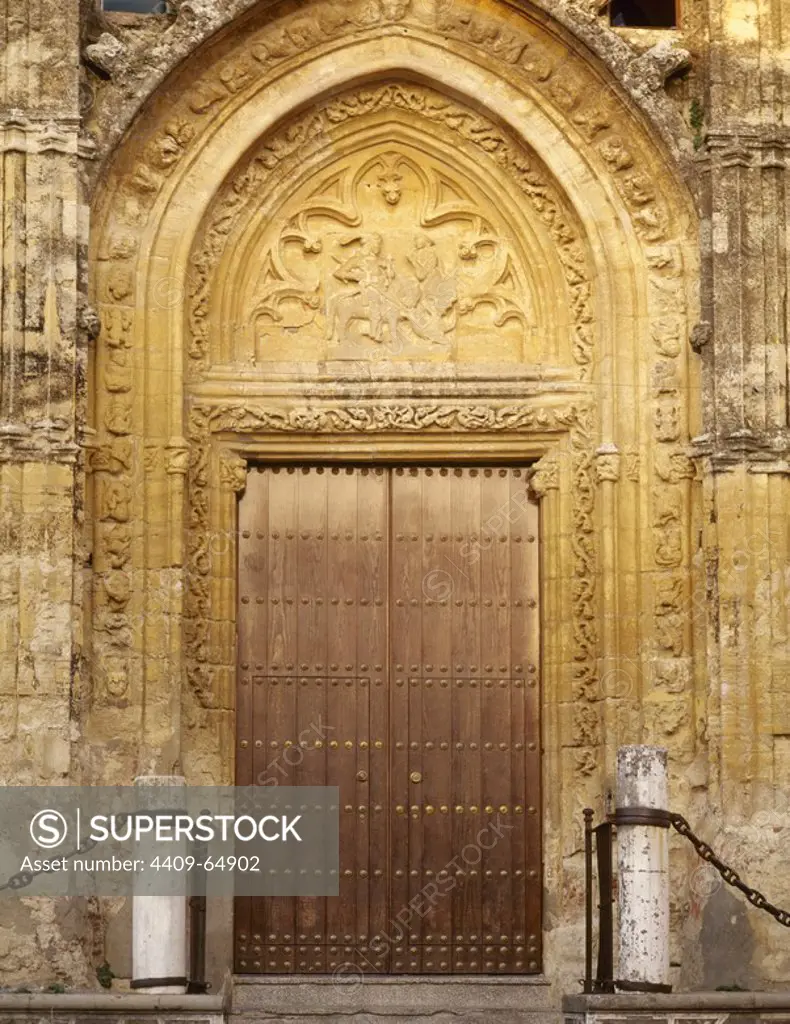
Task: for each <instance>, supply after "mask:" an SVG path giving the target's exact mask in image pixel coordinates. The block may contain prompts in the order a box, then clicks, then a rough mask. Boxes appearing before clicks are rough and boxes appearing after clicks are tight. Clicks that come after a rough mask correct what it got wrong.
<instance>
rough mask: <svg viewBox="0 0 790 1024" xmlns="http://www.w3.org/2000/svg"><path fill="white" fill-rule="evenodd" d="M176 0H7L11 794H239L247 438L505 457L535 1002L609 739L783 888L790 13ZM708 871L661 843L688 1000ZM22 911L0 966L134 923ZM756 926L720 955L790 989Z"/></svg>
mask: <svg viewBox="0 0 790 1024" xmlns="http://www.w3.org/2000/svg"><path fill="white" fill-rule="evenodd" d="M173 8H174V12H173V13H172V14H169V15H161V16H160V15H152V16H147V17H142V16H134V15H123V14H111V13H109V12H104V13H101V12H99V11H97V10H94V9H93V4H91V3H88V2H84V3H80V2H78V0H68V2H66V3H57V4H55V3H44V4H39V5H30V4H28V3H27V0H8V2H7V3H6V6H5V8H4V9H3V12H2V14H0V25H2V34H1V35H0V38H2V39H3V46H4V49H3V52H2V53H1V54H0V78H1V79H2V87H3V88H2V92H0V96H2V97H3V98H2V101H0V153H1V154H2V165H1V166H2V171H1V172H0V174H1V177H0V189H2V246H3V248H2V275H3V287H2V292H1V293H0V648H1V650H2V658H1V659H0V738H2V740H3V741H4V746H3V750H4V754H5V757H4V762H3V763H4V771H3V776H2V781H3V782H5V783H7V784H23V783H25V784H35V783H53V782H85V783H91V784H97V783H99V782H113V783H116V782H117V783H127V784H128V783H131V781H132V779H133V778H134V777H135V776H137V775H141V774H179V773H183V774H184V775H185V776H186V777H187V779H188V781H189V782H191V783H197V782H203V783H208V782H215V783H228V782H232V780H233V773H234V767H233V756H234V755H233V750H234V744H235V737H234V719H233V715H234V712H233V708H234V701H235V647H234V628H235V626H234V623H235V562H234V558H235V553H234V535H235V519H234V515H235V504H236V495H237V494H238V493H239V490H240V489H241V488H243V483H244V476H245V466H246V461H247V459H248V458H251V457H253V456H254V457H257V458H260V457H267V456H268V457H274V456H276V455H280V456H281V454H282V452H283V450H284V449H287V451H288V453H289V455H290V456H292V457H294V458H297V457H300V458H305V459H310V458H321V457H325V456H327V455H333V454H334V455H336V454H338V453H340V452H342V451H344V450H347V448H344V446H347V445H349V444H353V445H354V450H355V451H357V452H360V453H361V456H362V457H370V458H376V457H379V458H381V457H386V458H390V459H392V458H413V457H414V453H415V451H422V450H428V446H430V451H431V453H432V457H434V458H437V457H447V458H451V457H459V456H461V455H463V453H464V452H468V451H469V450H470V449H474V450H475V451H476V452H483V451H484V452H485V453H488V454H490V455H491V456H492V458H493V457H495V456H496V454H497V453H499V454H500V455H501V454H502V453H507V456H508V457H512V456H514V455H515V456H517V457H519V458H522V459H524V460H525V461H531V460H534V461H535V462H536V466H535V471H534V474H533V476H532V489H533V491H534V493H535V494H536V495H537V496H539V497H540V498H541V501H542V523H543V526H542V537H541V543H542V545H543V550H544V579H543V595H542V607H543V609H544V627H545V636H544V645H543V665H542V688H543V697H544V705H543V735H544V746H545V752H544V809H543V814H544V835H545V837H546V839H545V844H544V865H545V867H544V885H545V907H546V915H545V918H546V920H545V946H546V957H545V963H544V965H543V966H544V971H545V974H546V976H547V978H548V979H549V981H550V983H551V993H552V998H554V1004H553V1005H555V1006H556V1005H557V1002H556V996H557V994H558V993H559V992H560V991H561V990H562V989H568V990H572V989H573V988H575V987H576V984H577V979H578V978H579V977H580V973H581V954H582V942H581V931H580V927H581V913H582V907H583V891H582V885H581V880H582V877H583V875H582V864H581V849H582V847H581V841H580V840H581V833H580V828H579V826H580V821H579V819H580V812H581V809H582V808H583V807H584V806H585V805H590V806H594V807H595V808H596V810H597V812H598V813H600V812H601V811H602V809H603V799H604V794H605V792H606V790H607V788H608V787H610V786H611V780H612V773H613V770H614V765H615V752H616V749H617V747H618V746H619V745H622V744H624V743H651V744H657V745H662V746H666V747H667V748H668V758H669V784H670V805H671V806H672V807H673V809H677V810H680V811H682V812H683V813H684V814H686V815H687V816H688V817H689V819H690V820H691V821H692V823H694V824H695V825H697V826H698V828H699V831H700V834H701V835H703V836H704V838H705V839H707V840H708V841H711V842H712V843H713V845H714V847H716V848H721V849H722V850H723V851H724V855H725V859H729V860H730V861H731V862H732V864H733V866H734V867H735V868H736V869H737V870H738V871H739V872H740V873H741V874H742V875H743V876H744V877H745V878H746V879H747V880H748V881H749V882H750V883H753V884H756V885H758V886H759V887H760V888H761V889H763V890H764V891H766V893H767V894H768V895H769V896H770V898H772V899H774V900H775V901H776V902H778V903H780V904H781V903H783V902H784V904H785V905H787V904H788V903H790V880H788V878H787V872H786V870H784V867H783V864H784V862H783V856H784V857H785V858H786V843H785V838H786V835H787V829H788V828H789V827H790V810H789V809H788V806H787V801H786V800H785V797H784V796H783V794H784V793H786V792H787V789H788V786H789V785H790V745H789V741H788V736H790V712H789V711H788V708H790V700H788V697H790V692H788V682H787V680H788V665H790V651H788V628H789V623H788V600H787V592H788V587H790V576H789V575H788V564H789V560H788V554H789V552H790V517H789V516H788V502H789V501H790V493H788V477H789V476H790V422H789V421H788V393H787V388H788V376H787V366H788V351H787V348H788V342H787V323H786V316H787V314H786V301H785V292H786V287H787V282H786V275H787V261H786V235H787V222H786V221H787V218H786V194H785V193H786V184H785V182H786V174H787V169H786V163H787V160H786V154H787V146H788V141H789V140H790V134H789V133H788V129H787V126H786V125H785V122H784V114H783V106H784V99H785V95H786V91H787V83H786V82H785V78H786V69H785V67H784V64H783V59H784V58H783V55H784V53H785V52H786V48H787V43H788V41H787V38H786V35H787V31H788V30H787V25H788V24H790V17H789V16H788V15H790V7H788V0H750V2H749V3H738V4H736V3H726V4H722V3H719V2H715V0H687V2H684V4H683V18H682V23H681V25H680V26H679V28H678V29H677V30H672V31H666V32H658V31H655V30H634V29H627V28H624V29H613V28H611V27H609V25H608V24H607V22H606V18H605V17H603V16H599V13H598V11H599V10H600V5H597V4H594V3H587V2H581V0H559V2H556V3H554V2H551V3H550V2H549V0H534V2H532V3H527V2H524V3H523V4H521V5H519V6H509V5H505V4H503V3H499V2H497V0H458V2H453V3H445V2H443V0H369V2H362V0H359V2H354V3H349V4H342V5H338V4H336V3H332V2H328V0H310V2H309V3H307V4H295V3H288V2H283V3H276V4H267V3H252V2H250V0H227V2H223V3H215V2H213V0H180V2H178V3H175V4H174V5H173ZM89 239H90V241H89ZM420 446H423V447H420ZM700 865H701V862H699V861H697V860H695V859H694V856H693V854H692V852H691V850H690V848H689V847H687V846H684V845H683V844H682V843H680V842H677V841H673V843H672V846H671V871H672V879H673V886H672V889H673V897H672V905H671V922H672V936H671V945H670V950H671V960H672V962H673V964H674V968H673V971H674V975H673V981H675V983H676V984H682V985H691V986H694V985H701V984H709V985H714V984H728V983H731V982H732V978H731V977H730V976H729V975H728V974H727V968H726V964H727V962H728V960H729V959H731V949H732V941H733V940H731V938H729V937H728V936H727V934H726V929H724V928H722V927H720V925H721V922H722V921H724V920H725V917H726V914H725V911H726V908H727V907H728V906H729V902H728V900H727V898H726V897H725V896H724V895H723V894H721V893H719V891H718V889H717V884H718V883H717V882H716V879H712V878H711V877H709V876H708V875H706V874H704V873H701V871H700ZM731 898H734V899H736V900H737V899H739V898H740V897H737V896H736V897H731ZM9 907H10V908H11V909H9V910H8V912H7V914H5V916H4V918H3V923H2V928H1V929H0V979H1V980H3V981H4V982H8V983H17V982H31V981H32V982H40V983H41V984H48V983H51V982H61V983H66V984H68V985H71V986H80V987H89V986H93V987H97V986H98V982H97V981H96V980H95V978H96V975H95V972H96V968H97V967H98V966H99V965H100V964H101V963H103V961H104V960H105V959H106V958H107V957H108V954H109V953H112V958H111V966H113V967H114V968H115V970H116V973H118V974H121V975H123V974H124V973H125V972H127V973H128V969H129V968H128V948H127V951H126V953H124V951H123V936H122V934H121V933H122V931H123V927H122V922H123V921H124V920H128V909H127V910H124V909H123V908H122V906H116V905H110V904H106V905H105V904H99V903H96V904H95V905H93V904H91V905H88V906H85V907H79V908H78V907H74V906H64V907H61V906H60V905H59V904H58V905H55V904H46V905H44V904H39V902H37V901H36V900H35V899H27V900H25V901H23V902H17V903H14V904H13V905H11V904H9ZM739 913H740V912H739ZM219 918H221V919H219ZM229 920H230V913H229V910H228V908H226V909H225V911H224V912H223V914H222V915H218V920H217V921H215V922H214V924H213V925H212V927H211V929H210V943H209V945H210V949H209V959H210V963H211V971H212V980H213V981H214V983H215V985H217V984H218V983H219V982H220V981H221V980H222V976H223V974H224V972H225V970H226V969H227V968H228V966H229V948H230V943H229V931H228V929H229ZM747 920H748V929H749V931H748V934H749V939H748V944H746V943H745V944H744V946H743V947H742V953H741V959H742V963H741V964H739V971H740V972H741V973H739V975H738V977H739V978H745V979H747V980H748V981H749V983H750V984H758V983H763V984H770V985H771V986H778V985H782V984H787V983H788V982H790V957H788V955H787V954H786V953H785V952H783V951H782V950H781V949H778V946H779V943H778V942H777V938H776V929H777V928H778V927H779V926H778V925H776V924H775V923H774V922H772V921H771V920H770V919H768V918H766V917H763V916H760V915H759V914H758V913H757V912H756V911H753V910H751V909H749V910H748V911H747V916H746V917H745V918H744V922H746V921H747ZM744 927H746V924H744ZM130 944H131V943H130V939H129V946H130ZM359 1012H360V1014H363V1013H364V1012H367V1011H363V1010H360V1011H359ZM442 1012H445V1011H442ZM475 1012H477V1011H475Z"/></svg>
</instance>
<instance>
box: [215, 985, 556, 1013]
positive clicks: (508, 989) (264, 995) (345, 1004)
mask: <svg viewBox="0 0 790 1024" xmlns="http://www.w3.org/2000/svg"><path fill="white" fill-rule="evenodd" d="M560 1020H561V1013H560V1006H559V1003H558V1001H557V1000H556V997H555V996H554V995H553V993H552V990H551V988H550V986H549V984H548V982H547V981H546V980H545V978H512V977H473V978H470V977H463V978H461V977H436V978H427V977H425V976H422V977H419V978H418V977H410V976H404V975H397V976H390V977H370V976H365V977H362V978H350V979H349V978H342V979H341V978H332V977H325V978H304V977H275V976H271V977H260V976H254V977H253V976H249V975H237V976H236V977H235V978H234V982H233V996H232V1003H231V1010H230V1022H231V1024H263V1022H264V1021H268V1022H274V1021H276V1022H277V1024H420V1022H421V1021H430V1022H431V1024H559V1022H560Z"/></svg>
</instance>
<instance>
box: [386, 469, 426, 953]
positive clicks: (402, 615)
mask: <svg viewBox="0 0 790 1024" xmlns="http://www.w3.org/2000/svg"><path fill="white" fill-rule="evenodd" d="M421 502H422V495H421V481H420V477H419V475H418V473H417V470H416V469H414V468H413V467H412V468H404V467H401V466H399V467H396V469H395V470H394V473H393V476H392V520H391V522H392V526H391V530H392V555H391V564H392V629H391V644H392V659H393V664H394V671H395V687H394V689H393V702H392V707H393V710H394V715H393V726H394V738H395V756H394V758H393V763H394V767H393V780H392V786H393V794H394V800H395V814H394V816H393V819H392V825H393V866H394V878H393V883H394V884H393V896H394V899H393V904H392V910H393V912H394V916H395V919H396V920H397V921H399V922H400V928H401V930H402V937H401V940H400V941H399V942H398V943H397V944H396V946H395V953H396V959H395V962H396V963H398V964H400V965H401V966H399V967H397V968H395V969H396V970H397V971H398V972H404V973H419V972H420V969H421V959H420V947H419V945H418V944H417V943H418V942H419V935H420V932H419V931H418V930H417V929H416V920H415V917H416V915H415V914H414V912H413V911H412V910H410V908H409V902H410V901H411V900H412V899H413V898H414V897H415V896H416V895H417V894H418V893H419V891H420V887H421V878H422V872H423V843H422V822H421V819H422V793H421V788H420V787H421V783H420V782H419V781H417V780H418V779H419V778H421V776H422V771H423V765H422V756H421V744H422V717H421V714H422V705H421V700H422V694H421V688H420V678H419V673H420V665H421V664H422V616H421V608H420V607H419V601H420V599H419V597H417V596H416V595H417V594H420V592H421V590H420V583H421V581H420V570H421V567H422V557H421V545H420V540H419V536H420V532H421V529H422V526H421V519H422V516H421Z"/></svg>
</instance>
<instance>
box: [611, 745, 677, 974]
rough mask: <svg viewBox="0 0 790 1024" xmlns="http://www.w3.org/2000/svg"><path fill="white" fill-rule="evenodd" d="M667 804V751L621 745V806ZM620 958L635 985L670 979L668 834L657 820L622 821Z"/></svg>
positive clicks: (662, 806)
mask: <svg viewBox="0 0 790 1024" xmlns="http://www.w3.org/2000/svg"><path fill="white" fill-rule="evenodd" d="M629 807H651V808H658V809H659V810H666V809H667V752H666V750H663V749H661V748H659V747H620V749H619V750H618V751H617V810H618V811H620V810H623V809H626V808H629ZM617 869H618V878H619V884H618V910H619V940H620V941H619V945H620V954H619V964H618V970H617V978H618V980H619V981H624V982H628V983H629V984H632V985H634V986H640V985H645V986H652V985H668V984H669V839H668V836H667V830H666V829H665V828H660V827H656V826H655V825H620V824H618V826H617Z"/></svg>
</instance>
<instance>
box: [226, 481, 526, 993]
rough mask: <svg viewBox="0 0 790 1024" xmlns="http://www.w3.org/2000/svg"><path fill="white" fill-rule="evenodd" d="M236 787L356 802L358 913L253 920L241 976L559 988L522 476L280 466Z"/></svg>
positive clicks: (260, 541)
mask: <svg viewBox="0 0 790 1024" xmlns="http://www.w3.org/2000/svg"><path fill="white" fill-rule="evenodd" d="M239 527H240V529H239V533H240V536H239V615H238V629H239V672H238V704H237V710H238V724H237V783H238V784H239V785H245V786H246V785H253V784H258V785H273V784H279V785H332V786H338V787H339V792H340V805H339V812H340V871H339V892H340V895H339V897H327V898H316V897H309V898H308V897H299V898H291V897H287V898H286V897H270V898H260V899H256V900H250V899H238V900H237V906H236V917H235V969H236V971H237V972H239V973H275V974H283V973H305V974H309V973H328V974H332V973H338V974H342V973H352V974H353V973H357V972H366V973H367V972H371V973H382V974H386V973H396V974H397V973H417V974H421V973H426V974H430V973H441V974H445V973H446V974H481V973H482V974H491V973H501V974H527V973H535V972H538V971H539V970H540V968H541V932H540V921H541V884H542V879H541V830H540V735H539V717H538V716H539V700H540V697H539V665H540V650H539V644H540V615H539V604H538V596H539V579H538V563H539V559H538V523H537V509H536V507H535V506H534V505H533V504H532V503H531V502H530V500H529V498H528V494H527V478H526V472H525V470H524V468H522V467H513V466H464V467H460V466H392V467H384V466H340V465H331V464H327V465H304V466H302V465H287V466H268V465H267V466H261V467H256V468H253V469H252V470H251V472H250V473H249V476H248V483H247V488H246V492H245V494H244V496H243V498H242V500H241V505H240V518H239Z"/></svg>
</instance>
